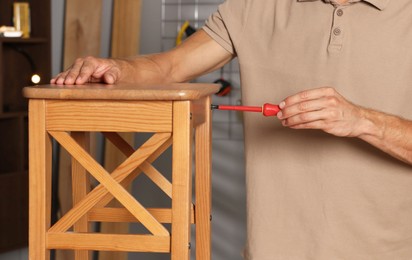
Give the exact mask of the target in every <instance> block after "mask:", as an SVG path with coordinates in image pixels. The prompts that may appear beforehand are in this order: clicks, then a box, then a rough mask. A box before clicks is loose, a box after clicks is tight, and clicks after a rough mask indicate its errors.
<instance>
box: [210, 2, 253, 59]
mask: <svg viewBox="0 0 412 260" xmlns="http://www.w3.org/2000/svg"><path fill="white" fill-rule="evenodd" d="M247 12H248V10H247V0H226V1H225V2H224V3H223V4H221V5H220V6H219V8H218V10H217V11H216V12H215V13H213V14H212V15H211V16H210V17H209V18H208V20H207V21H206V23H205V26H203V28H202V29H203V30H204V31H205V32H206V33H207V34H208V35H209V36H210V37H212V38H213V39H214V40H215V41H216V42H217V43H219V44H220V45H221V46H222V47H223V48H225V49H226V50H227V51H229V52H230V53H232V54H235V53H236V49H237V46H238V44H240V39H241V38H242V37H241V34H242V31H243V26H244V24H245V22H246V17H247Z"/></svg>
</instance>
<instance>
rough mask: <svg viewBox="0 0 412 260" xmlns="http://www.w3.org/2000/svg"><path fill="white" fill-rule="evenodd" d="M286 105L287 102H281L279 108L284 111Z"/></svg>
mask: <svg viewBox="0 0 412 260" xmlns="http://www.w3.org/2000/svg"><path fill="white" fill-rule="evenodd" d="M285 105H286V103H285V101H282V102H280V104H279V107H280V108H281V109H282V108H284V107H285Z"/></svg>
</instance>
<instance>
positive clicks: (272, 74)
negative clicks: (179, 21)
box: [52, 0, 412, 260]
mask: <svg viewBox="0 0 412 260" xmlns="http://www.w3.org/2000/svg"><path fill="white" fill-rule="evenodd" d="M411 25H412V1H409V0H396V1H395V0H392V1H391V0H364V1H362V0H323V1H322V0H260V1H259V0H228V1H226V2H225V3H224V4H223V5H221V6H220V7H219V10H218V11H217V12H216V13H215V14H213V15H212V16H211V17H210V18H209V20H208V21H207V24H206V26H205V27H204V28H203V30H200V31H199V32H197V33H196V34H195V35H193V36H192V37H191V38H189V39H188V40H187V41H186V42H184V43H183V44H182V45H181V46H179V47H177V48H176V49H174V50H171V51H169V52H166V53H161V54H154V55H150V56H146V57H137V58H133V59H130V60H101V59H95V58H90V57H89V58H86V59H79V60H77V61H76V63H75V64H74V65H73V66H72V67H71V68H70V69H69V70H67V71H65V72H63V73H61V74H59V75H58V76H57V77H56V78H55V79H53V80H52V83H57V84H83V83H85V82H88V81H99V82H105V83H108V84H113V83H116V82H121V81H124V82H156V83H159V82H163V83H167V82H185V81H189V80H191V79H193V78H195V77H197V76H199V75H201V74H203V73H207V72H209V71H212V70H215V69H217V68H219V67H221V66H222V65H224V64H225V63H227V62H228V61H229V60H231V59H232V58H233V57H235V56H237V57H238V59H239V64H240V69H241V81H242V96H243V97H242V98H243V103H244V104H245V105H255V104H262V103H264V102H279V103H280V107H281V109H282V110H281V112H280V113H279V114H278V118H279V120H273V119H272V118H264V117H261V116H259V115H256V114H246V115H245V147H246V149H245V152H246V172H247V177H246V181H247V203H248V205H247V207H248V213H247V214H248V244H247V249H246V252H245V257H246V259H249V260H370V259H373V260H410V259H412V167H411V164H412V122H411V121H410V120H409V119H411V117H412V102H410V100H409V99H410V97H411V96H412V48H411V46H412V26H411ZM349 100H350V101H349ZM352 102H353V103H352ZM356 104H360V105H362V106H360V105H356ZM380 111H384V112H380Z"/></svg>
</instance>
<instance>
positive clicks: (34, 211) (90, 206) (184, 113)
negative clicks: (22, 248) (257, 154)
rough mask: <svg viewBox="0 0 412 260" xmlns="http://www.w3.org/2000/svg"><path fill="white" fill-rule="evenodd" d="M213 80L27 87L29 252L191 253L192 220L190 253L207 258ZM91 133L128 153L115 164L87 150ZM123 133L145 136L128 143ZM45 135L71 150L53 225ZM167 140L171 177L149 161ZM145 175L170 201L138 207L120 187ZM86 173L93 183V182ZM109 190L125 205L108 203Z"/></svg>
mask: <svg viewBox="0 0 412 260" xmlns="http://www.w3.org/2000/svg"><path fill="white" fill-rule="evenodd" d="M218 89H219V87H218V86H216V85H213V84H189V83H184V84H165V85H161V84H158V85H142V84H116V85H103V84H86V85H41V86H34V87H26V88H24V89H23V95H24V96H25V97H26V98H28V99H29V205H30V206H29V259H32V260H34V259H35V260H44V259H49V258H50V250H51V249H63V250H74V252H75V259H76V260H80V259H82V260H89V259H91V258H90V251H91V250H96V251H129V252H161V253H170V256H171V259H172V260H184V259H190V242H191V237H190V236H191V235H190V234H191V229H190V227H191V225H192V224H194V226H195V230H196V238H195V242H196V259H199V260H202V259H210V258H211V252H210V251H211V238H210V231H211V230H210V220H211V112H210V100H211V98H210V96H211V95H212V94H214V93H216V92H217V91H218ZM91 132H101V133H102V134H103V136H104V137H105V138H107V139H108V140H109V141H110V142H112V143H113V144H114V146H116V147H117V148H118V149H119V150H120V151H121V152H122V153H123V154H124V155H126V156H127V157H128V158H127V159H126V160H125V161H124V162H123V163H121V164H120V165H119V166H118V167H117V168H116V169H115V170H114V171H113V172H111V173H109V172H108V171H107V170H106V169H104V167H102V166H101V165H100V164H99V163H97V162H96V161H95V160H94V158H93V157H92V156H91V155H90V153H89V133H91ZM121 132H130V133H139V132H144V133H152V136H151V137H150V138H149V139H148V140H147V141H146V142H145V143H144V144H143V145H141V146H140V147H139V148H138V149H135V148H134V147H132V146H131V145H129V144H128V143H127V142H126V141H125V140H124V139H123V138H122V137H121V135H120V134H119V133H121ZM52 139H54V140H56V141H57V142H58V143H59V144H60V145H61V146H62V147H63V148H64V149H66V150H67V152H68V153H69V154H70V155H71V157H72V198H73V205H72V208H71V209H70V210H69V211H68V212H67V213H65V214H64V215H63V216H62V217H61V218H60V219H59V220H58V221H57V222H56V223H54V224H53V225H51V221H50V217H51V216H50V215H51V194H52V193H51V189H52V187H51V179H52V175H51V165H52V156H51V154H52V145H51V142H52ZM194 140H195V142H194ZM170 146H172V167H171V168H172V180H171V181H169V180H168V179H167V178H165V177H164V175H163V174H162V173H161V172H159V171H158V170H157V169H156V168H155V167H154V166H153V165H152V163H153V162H154V161H155V160H156V159H157V158H158V157H159V156H160V155H161V154H162V153H163V152H164V151H165V150H166V149H167V148H168V147H170ZM193 148H194V149H193ZM193 155H194V159H195V160H194V163H195V167H194V169H195V171H194V172H193V171H192V170H193V169H192V162H193V158H192V157H193ZM142 174H145V175H146V176H147V177H148V178H149V179H150V180H151V181H153V183H154V184H155V185H156V186H158V187H159V188H160V189H161V190H162V191H163V192H164V193H165V194H166V195H167V196H169V197H170V198H171V201H172V207H171V208H170V209H167V208H145V207H144V206H143V205H142V204H141V203H140V202H139V201H138V200H137V199H136V198H134V197H133V196H132V195H131V194H130V193H129V192H128V191H127V189H125V187H127V186H128V185H129V184H130V183H131V182H132V181H134V180H135V179H137V177H139V176H140V175H142ZM90 177H93V178H94V179H95V180H97V182H98V185H96V186H95V187H94V188H93V189H92V188H91V186H90ZM193 177H194V179H195V187H194V196H193V194H192V178H193ZM147 196H151V194H147ZM192 197H194V198H195V203H192ZM113 199H117V201H118V202H119V203H120V204H121V205H122V207H116V208H114V207H109V206H108V204H109V202H110V201H112V200H113ZM92 222H135V223H140V224H142V225H143V226H144V227H145V228H146V229H147V230H148V233H145V234H101V233H97V232H93V230H92V229H91V228H90V223H92ZM164 223H170V224H171V230H169V229H168V228H166V227H165V226H164V225H163V224H164Z"/></svg>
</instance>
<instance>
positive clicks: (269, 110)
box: [262, 103, 280, 116]
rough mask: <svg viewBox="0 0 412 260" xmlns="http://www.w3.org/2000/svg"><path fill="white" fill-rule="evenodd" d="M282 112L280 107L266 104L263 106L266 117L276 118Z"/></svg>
mask: <svg viewBox="0 0 412 260" xmlns="http://www.w3.org/2000/svg"><path fill="white" fill-rule="evenodd" d="M279 111H280V108H279V106H278V105H274V104H269V103H266V104H264V105H263V108H262V113H263V115H264V116H276V115H277V114H278V113H279Z"/></svg>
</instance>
